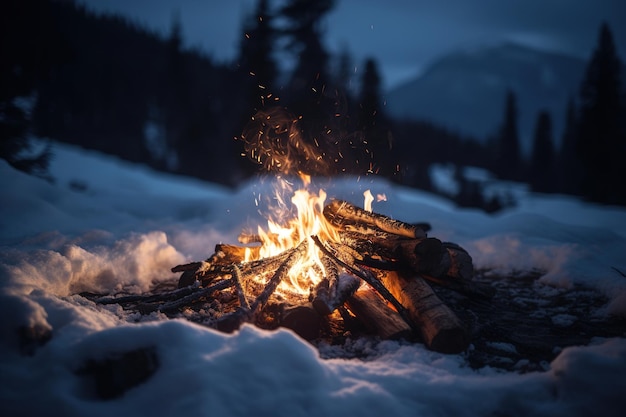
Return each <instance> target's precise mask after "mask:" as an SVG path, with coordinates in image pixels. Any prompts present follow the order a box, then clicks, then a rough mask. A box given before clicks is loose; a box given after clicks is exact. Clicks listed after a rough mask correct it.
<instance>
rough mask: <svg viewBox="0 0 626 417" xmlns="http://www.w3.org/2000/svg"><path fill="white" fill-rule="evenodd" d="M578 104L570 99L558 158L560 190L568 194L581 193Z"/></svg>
mask: <svg viewBox="0 0 626 417" xmlns="http://www.w3.org/2000/svg"><path fill="white" fill-rule="evenodd" d="M576 115H577V109H576V103H575V101H574V99H570V100H569V102H568V103H567V109H566V111H565V124H564V129H563V136H562V137H561V148H560V152H559V153H558V158H557V171H558V181H559V182H558V190H559V191H560V192H563V193H566V194H579V193H580V160H579V156H578V154H577V152H576V147H577V140H578V118H577V117H576Z"/></svg>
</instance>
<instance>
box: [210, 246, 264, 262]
mask: <svg viewBox="0 0 626 417" xmlns="http://www.w3.org/2000/svg"><path fill="white" fill-rule="evenodd" d="M260 251H261V247H260V246H237V245H227V244H223V243H219V244H217V245H215V253H216V256H218V257H219V259H220V261H221V262H222V263H226V264H233V263H239V262H243V261H245V260H246V258H247V259H249V260H257V259H259V256H260Z"/></svg>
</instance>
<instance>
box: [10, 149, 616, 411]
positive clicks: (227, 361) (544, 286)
mask: <svg viewBox="0 0 626 417" xmlns="http://www.w3.org/2000/svg"><path fill="white" fill-rule="evenodd" d="M52 149H53V154H54V158H53V160H52V162H51V165H50V168H49V172H50V176H51V177H52V178H53V182H49V181H45V180H42V179H40V178H36V177H33V176H29V175H26V174H24V173H22V172H20V171H17V170H14V169H13V168H11V167H10V166H9V165H8V164H7V163H5V162H4V161H0V170H1V174H0V181H1V182H2V194H1V197H0V219H1V220H0V245H1V249H0V280H1V281H0V282H1V284H0V285H1V287H0V296H1V297H2V301H1V302H0V311H1V314H2V324H1V325H0V326H1V330H0V332H1V334H2V338H1V342H0V343H1V345H0V350H1V354H0V369H1V371H0V386H1V387H2V388H1V389H0V404H1V406H0V408H1V410H2V412H1V414H2V415H6V416H19V415H24V416H33V415H41V416H43V415H64V416H83V415H91V416H99V415H102V416H109V415H152V416H161V415H162V416H180V415H193V416H204V415H206V416H210V415H219V416H237V415H257V416H261V415H272V416H283V415H284V416H294V415H311V416H313V415H327V416H334V415H336V416H340V415H341V416H354V415H361V416H381V415H390V416H391V415H407V416H408V415H423V416H435V415H436V416H476V415H502V416H513V415H515V416H519V415H533V416H586V415H602V416H606V417H608V416H618V415H622V412H623V409H624V407H625V406H626V399H625V398H624V393H625V392H626V379H625V378H624V375H625V374H626V338H625V336H626V333H625V332H626V327H625V326H624V323H625V321H624V320H626V277H624V272H626V260H625V258H624V254H625V253H626V211H625V210H624V209H623V208H620V207H612V206H602V205H595V204H591V203H586V202H583V201H581V200H579V199H577V198H574V197H569V196H568V197H566V196H560V195H549V196H548V195H540V194H534V193H531V192H529V191H527V189H526V188H525V187H523V186H518V187H517V188H515V197H516V198H517V205H516V206H515V207H512V208H508V209H506V210H504V211H501V212H499V213H497V214H495V215H487V214H485V213H484V212H481V211H478V210H475V209H459V208H457V207H455V206H454V205H453V204H451V203H450V202H449V201H447V200H444V199H442V198H441V197H437V196H434V195H431V194H428V193H425V192H421V191H416V190H412V189H408V188H404V187H400V186H398V185H394V184H392V183H390V182H387V181H385V180H380V179H376V177H373V176H372V177H360V178H357V177H347V178H332V179H319V180H318V181H317V184H318V186H323V188H324V189H325V190H326V192H327V193H328V196H329V197H332V198H342V199H345V200H348V201H351V202H353V203H354V204H358V205H361V204H362V203H363V202H362V195H363V191H365V190H366V189H371V190H372V192H373V193H375V194H376V193H380V194H385V195H386V197H387V201H381V202H378V203H374V210H375V211H377V212H380V213H384V214H386V215H389V216H391V217H393V218H397V219H402V220H404V221H406V222H422V221H426V222H429V223H430V224H431V225H432V230H431V232H430V233H429V234H430V235H432V236H436V237H438V238H440V239H442V240H449V241H453V242H456V243H458V244H460V245H462V246H463V247H464V248H466V249H467V250H468V251H469V253H470V254H471V255H472V258H473V260H474V264H475V267H476V269H477V270H479V271H482V272H481V276H482V279H483V280H484V281H485V282H488V283H490V284H491V285H493V286H495V287H498V288H504V287H507V286H510V287H511V288H515V289H519V290H520V291H522V292H519V293H516V291H514V290H511V291H510V292H509V293H510V294H511V295H512V297H511V299H510V301H509V302H510V305H511V308H514V306H515V305H517V304H519V303H524V302H527V303H531V305H532V309H531V311H532V315H534V316H542V317H543V316H546V315H552V316H551V317H547V322H548V323H551V327H554V328H558V329H561V330H562V331H563V332H565V333H567V332H568V328H570V329H571V328H575V326H576V323H577V322H578V321H585V322H590V323H593V322H597V323H605V322H607V321H608V320H610V321H611V323H613V325H614V329H615V328H617V332H615V331H614V332H613V334H614V336H611V337H597V336H594V337H589V338H588V340H586V341H585V343H580V344H575V345H569V344H568V345H560V344H559V343H558V339H557V341H556V342H555V344H554V346H553V357H552V358H551V359H550V360H547V361H545V362H543V363H539V364H538V366H535V367H534V368H532V369H531V370H528V367H526V366H525V365H526V364H528V361H529V360H528V359H526V360H525V359H524V354H523V352H517V353H518V355H517V357H520V358H522V359H520V360H519V361H518V362H517V363H510V364H509V366H507V367H502V366H497V363H494V364H489V363H488V364H486V365H485V366H479V367H477V366H470V365H471V364H470V360H469V358H471V357H472V351H473V350H474V351H475V350H477V349H483V348H484V344H483V345H479V344H477V343H476V344H474V343H473V344H471V345H470V348H469V349H468V352H464V353H462V354H455V355H446V354H441V353H436V352H432V351H429V350H428V349H426V348H425V347H424V346H423V345H422V344H420V343H409V342H405V341H379V340H376V339H373V338H369V339H368V338H363V339H359V340H349V341H347V342H346V343H345V344H344V345H343V346H330V345H324V344H311V343H309V342H306V341H304V340H302V339H301V338H299V337H298V336H297V335H296V334H294V333H293V332H292V331H290V330H286V329H281V330H278V331H265V330H261V329H258V328H256V327H254V326H252V325H244V326H243V327H242V328H241V329H240V330H239V331H237V332H235V333H233V334H224V333H219V332H217V331H215V330H213V329H210V328H207V327H203V326H200V325H197V324H194V323H190V322H189V321H187V320H185V319H184V318H178V319H168V318H167V317H166V316H164V315H163V314H161V313H152V314H150V315H145V316H141V315H138V314H136V313H131V312H129V311H125V310H123V309H122V308H121V307H119V306H117V305H115V304H113V305H106V306H105V305H97V304H95V303H94V302H92V301H90V300H89V299H87V298H85V297H83V296H81V295H79V294H80V293H84V292H91V293H98V294H118V293H141V292H144V291H148V290H149V289H150V288H152V287H154V286H155V285H157V284H159V283H164V282H176V281H177V280H178V276H177V274H172V273H171V272H170V268H172V267H173V266H175V265H178V264H181V263H185V262H190V261H198V260H202V259H205V258H206V257H207V256H209V255H210V254H211V253H213V248H214V246H215V244H217V243H220V242H235V241H236V238H237V235H238V234H239V233H240V231H241V230H242V229H244V228H246V227H256V225H258V224H263V222H264V217H263V210H262V209H261V207H258V206H257V205H256V202H258V201H261V200H262V197H263V196H264V195H266V194H268V193H270V192H271V189H272V184H271V181H268V180H265V181H260V180H252V181H250V182H249V183H247V185H245V186H241V187H239V188H238V189H237V190H236V191H232V190H230V189H226V188H222V187H221V186H217V185H211V184H210V183H205V182H200V181H196V180H190V179H186V178H183V177H176V176H172V175H167V174H163V173H157V172H155V171H151V170H150V169H148V168H145V167H143V166H140V165H133V164H131V163H128V162H122V161H121V160H118V159H115V158H113V157H110V156H104V155H103V154H100V153H97V152H92V151H85V150H82V149H80V148H77V147H74V146H71V145H66V144H61V143H53V148H52ZM434 174H436V175H435V176H434V180H435V182H436V183H438V184H439V186H440V187H448V189H449V190H451V192H454V184H453V183H452V182H451V181H452V178H451V177H450V176H447V175H446V170H445V169H441V170H439V171H437V172H435V173H434ZM529 275H531V276H533V277H535V278H533V279H529V278H528V276H529ZM502 277H506V280H505V279H503V278H502ZM515 277H523V278H520V279H523V281H521V282H515ZM523 291H526V294H527V293H528V291H531V294H535V295H536V296H537V300H539V301H546V300H550V299H552V298H554V297H559V296H560V295H563V294H570V295H571V294H574V297H575V298H574V299H572V300H571V305H578V304H589V299H593V300H595V301H594V303H591V304H589V305H590V306H591V307H590V309H589V313H588V317H580V316H577V315H576V314H571V313H570V311H569V310H568V307H567V305H566V306H565V307H562V308H561V309H560V310H558V309H550V310H548V309H547V307H545V306H546V305H547V304H546V303H543V304H542V302H537V303H536V304H532V302H533V300H524V299H523V294H524V292H523ZM555 312H556V313H555ZM523 318H524V317H520V320H521V319H523ZM615 326H617V327H615ZM620 326H621V327H620ZM537 331H538V332H541V329H537ZM570 333H571V332H570ZM615 333H617V334H615ZM500 342H502V343H499V341H498V339H497V337H496V338H494V339H493V340H492V341H491V342H490V343H491V347H492V348H494V347H495V348H499V349H501V350H503V351H513V352H514V351H515V350H516V346H515V345H513V344H511V343H505V341H500ZM137 349H150V350H151V351H152V352H153V353H154V355H153V356H151V357H152V358H153V359H154V361H155V364H154V369H155V370H154V372H153V373H152V374H151V375H150V376H149V377H148V378H147V379H146V380H145V381H143V382H142V383H139V384H138V385H136V386H134V387H132V388H130V389H128V390H127V391H126V392H124V393H123V394H122V395H121V396H118V397H116V398H113V399H109V400H102V399H100V398H98V397H97V396H96V395H95V394H94V387H93V381H92V380H91V379H90V376H89V375H88V374H85V373H84V372H83V373H81V369H84V367H85V366H86V364H88V363H90V361H98V360H102V359H104V358H108V357H114V356H115V355H120V354H123V353H125V352H130V351H135V350H137ZM505 356H506V355H505Z"/></svg>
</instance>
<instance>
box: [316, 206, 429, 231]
mask: <svg viewBox="0 0 626 417" xmlns="http://www.w3.org/2000/svg"><path fill="white" fill-rule="evenodd" d="M323 212H324V217H326V219H327V220H328V221H329V222H330V223H332V224H333V225H335V226H338V227H341V226H343V225H344V224H354V223H361V224H366V225H370V226H375V227H377V228H378V229H380V230H383V231H385V232H389V233H393V234H396V235H400V236H405V237H408V238H418V239H421V238H424V237H426V233H424V230H423V229H421V228H419V227H417V226H415V225H412V224H409V223H404V222H401V221H399V220H394V219H392V218H391V217H387V216H385V215H383V214H378V213H370V212H368V211H365V210H363V209H361V208H359V207H357V206H355V205H353V204H350V203H348V202H346V201H342V200H333V201H331V202H330V204H328V205H326V206H325V207H324V211H323Z"/></svg>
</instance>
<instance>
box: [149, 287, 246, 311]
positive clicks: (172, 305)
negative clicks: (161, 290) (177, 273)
mask: <svg viewBox="0 0 626 417" xmlns="http://www.w3.org/2000/svg"><path fill="white" fill-rule="evenodd" d="M233 284H234V282H233V280H232V279H225V280H223V281H220V282H218V283H217V284H213V285H211V286H209V287H206V288H202V289H201V290H200V291H196V292H195V293H193V294H189V295H188V296H186V297H183V298H180V299H178V300H175V301H172V302H169V303H165V304H163V305H161V306H159V308H158V310H159V311H161V312H166V311H172V310H177V309H179V308H181V307H183V306H185V305H188V304H190V303H192V302H194V301H196V300H197V299H199V298H202V297H204V296H206V295H209V294H211V293H212V292H213V291H220V290H223V289H225V288H228V287H230V286H232V285H233Z"/></svg>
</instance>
